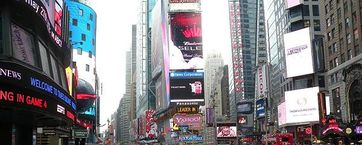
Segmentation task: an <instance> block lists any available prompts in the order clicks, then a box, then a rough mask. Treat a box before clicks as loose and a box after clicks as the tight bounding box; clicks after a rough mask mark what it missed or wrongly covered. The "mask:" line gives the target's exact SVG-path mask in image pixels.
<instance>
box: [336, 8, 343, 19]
mask: <svg viewBox="0 0 362 145" xmlns="http://www.w3.org/2000/svg"><path fill="white" fill-rule="evenodd" d="M341 13H342V12H341V8H338V9H337V20H338V21H339V19H340V18H341Z"/></svg>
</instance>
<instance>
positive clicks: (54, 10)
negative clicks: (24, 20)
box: [19, 0, 64, 47]
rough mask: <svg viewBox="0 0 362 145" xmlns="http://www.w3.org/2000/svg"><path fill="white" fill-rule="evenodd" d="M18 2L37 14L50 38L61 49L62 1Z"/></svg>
mask: <svg viewBox="0 0 362 145" xmlns="http://www.w3.org/2000/svg"><path fill="white" fill-rule="evenodd" d="M19 2H23V3H24V4H26V5H27V6H28V7H29V8H31V9H32V10H33V11H34V13H37V14H38V16H39V17H40V18H41V19H42V20H43V21H44V23H45V26H46V27H47V30H48V32H49V35H50V36H51V38H52V39H53V40H54V42H55V43H56V44H57V45H58V46H59V47H62V46H63V41H62V40H61V35H62V19H63V4H64V2H63V0H31V1H30V0H25V1H19Z"/></svg>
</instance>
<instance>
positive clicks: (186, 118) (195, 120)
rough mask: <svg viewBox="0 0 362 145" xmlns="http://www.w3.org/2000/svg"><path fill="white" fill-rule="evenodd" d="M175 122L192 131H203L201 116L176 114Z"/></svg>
mask: <svg viewBox="0 0 362 145" xmlns="http://www.w3.org/2000/svg"><path fill="white" fill-rule="evenodd" d="M173 122H174V123H175V124H177V125H178V126H189V129H191V130H199V129H202V115H201V114H175V115H174V116H173Z"/></svg>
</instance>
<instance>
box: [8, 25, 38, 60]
mask: <svg viewBox="0 0 362 145" xmlns="http://www.w3.org/2000/svg"><path fill="white" fill-rule="evenodd" d="M11 42H12V46H13V57H14V58H16V59H18V60H21V61H23V62H25V63H28V64H30V65H33V66H35V54H34V40H33V36H32V35H31V34H30V33H28V32H26V31H25V30H24V29H22V28H20V27H19V26H17V25H15V24H11Z"/></svg>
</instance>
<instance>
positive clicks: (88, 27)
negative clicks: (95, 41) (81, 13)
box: [87, 23, 90, 31]
mask: <svg viewBox="0 0 362 145" xmlns="http://www.w3.org/2000/svg"><path fill="white" fill-rule="evenodd" d="M87 30H88V31H89V30H90V24H89V23H87Z"/></svg>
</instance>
